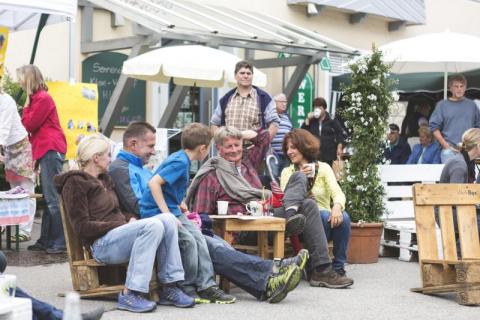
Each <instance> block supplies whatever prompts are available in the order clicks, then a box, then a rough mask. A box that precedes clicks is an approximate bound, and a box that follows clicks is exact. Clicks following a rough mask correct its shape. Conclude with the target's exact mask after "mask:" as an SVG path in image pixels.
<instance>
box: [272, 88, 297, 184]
mask: <svg viewBox="0 0 480 320" xmlns="http://www.w3.org/2000/svg"><path fill="white" fill-rule="evenodd" d="M273 99H274V100H275V106H276V108H277V113H278V117H279V118H280V124H279V125H278V131H277V134H276V135H275V136H274V137H273V139H272V143H271V147H272V151H273V155H274V156H275V157H276V158H277V162H276V163H275V162H274V161H271V162H270V165H271V168H272V174H273V176H274V177H275V178H276V179H277V180H278V179H279V177H280V174H281V173H282V170H283V168H285V167H286V166H287V164H288V160H287V158H286V157H285V155H284V154H283V150H282V143H283V137H284V136H285V134H286V133H288V132H290V131H292V128H293V126H292V120H291V119H290V116H289V115H288V112H287V107H288V102H287V97H286V96H285V94H284V93H279V94H277V95H276V96H275V97H274V98H273Z"/></svg>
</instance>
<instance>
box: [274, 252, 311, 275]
mask: <svg viewBox="0 0 480 320" xmlns="http://www.w3.org/2000/svg"><path fill="white" fill-rule="evenodd" d="M307 261H308V250H307V249H302V250H300V251H299V252H298V254H297V255H296V256H295V257H291V258H284V259H282V261H280V268H284V267H288V266H289V265H291V264H296V265H297V266H298V267H299V268H300V270H303V269H304V268H305V265H306V264H307Z"/></svg>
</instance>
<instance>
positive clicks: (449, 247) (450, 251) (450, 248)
mask: <svg viewBox="0 0 480 320" xmlns="http://www.w3.org/2000/svg"><path fill="white" fill-rule="evenodd" d="M438 216H439V219H440V229H441V231H442V245H443V258H444V259H445V260H457V245H456V244H457V242H456V240H455V229H454V225H453V213H452V207H451V206H440V207H439V214H438Z"/></svg>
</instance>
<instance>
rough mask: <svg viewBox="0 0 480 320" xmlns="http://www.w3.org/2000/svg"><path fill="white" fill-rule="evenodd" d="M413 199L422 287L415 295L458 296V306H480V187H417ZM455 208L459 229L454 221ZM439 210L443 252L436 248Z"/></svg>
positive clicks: (463, 185) (448, 185)
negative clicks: (478, 207) (479, 222)
mask: <svg viewBox="0 0 480 320" xmlns="http://www.w3.org/2000/svg"><path fill="white" fill-rule="evenodd" d="M413 197H414V207H415V224H416V229H417V241H418V254H419V264H420V274H421V278H422V287H421V288H415V289H412V291H414V292H421V293H424V294H440V293H456V295H457V301H458V303H459V304H463V305H476V304H480V241H479V238H478V227H477V212H476V206H475V205H477V204H480V185H477V184H437V185H432V184H416V185H414V186H413ZM454 207H456V216H457V226H458V228H457V229H456V228H455V226H454V219H453V217H454V210H453V209H454ZM436 210H438V220H439V225H440V231H441V242H442V246H441V247H442V249H441V250H439V249H438V246H437V237H436V231H435V229H436V228H435V227H436V224H435V211H436ZM456 230H458V236H456ZM457 238H458V240H459V241H460V255H459V254H458V252H457Z"/></svg>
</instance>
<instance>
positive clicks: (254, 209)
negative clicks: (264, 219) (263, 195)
mask: <svg viewBox="0 0 480 320" xmlns="http://www.w3.org/2000/svg"><path fill="white" fill-rule="evenodd" d="M245 208H246V209H247V211H248V213H250V214H251V215H252V216H263V205H262V203H261V202H260V201H255V200H252V201H250V202H249V203H247V204H246V205H245Z"/></svg>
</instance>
